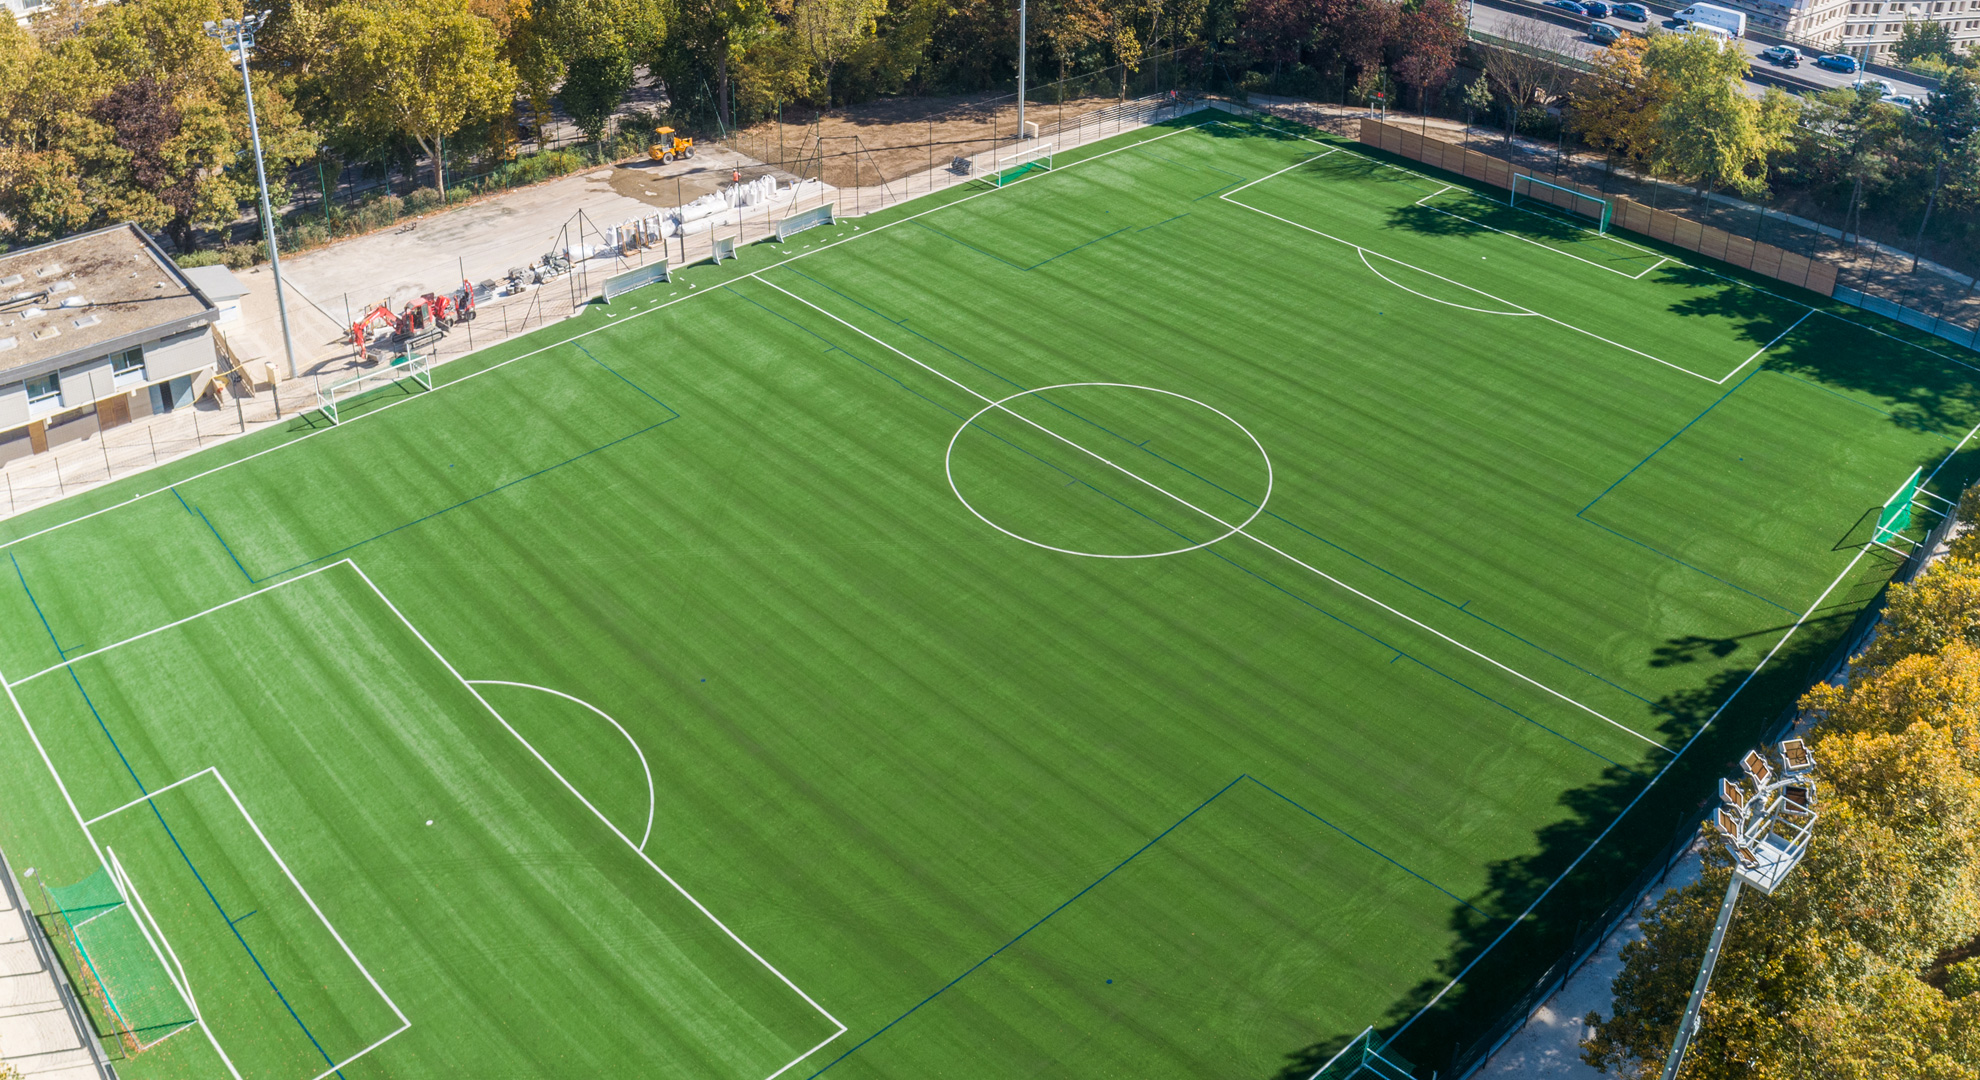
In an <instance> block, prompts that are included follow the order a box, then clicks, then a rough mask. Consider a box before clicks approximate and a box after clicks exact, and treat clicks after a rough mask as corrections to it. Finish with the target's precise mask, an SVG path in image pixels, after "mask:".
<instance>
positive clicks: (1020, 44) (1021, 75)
mask: <svg viewBox="0 0 1980 1080" xmlns="http://www.w3.org/2000/svg"><path fill="white" fill-rule="evenodd" d="M1024 7H1025V0H1018V128H1017V141H1018V142H1020V143H1021V142H1023V141H1024V38H1025V33H1024V14H1025V11H1024ZM1053 138H1058V136H1056V135H1055V136H1053ZM991 164H993V165H994V164H996V162H995V161H994V160H993V161H992V162H991Z"/></svg>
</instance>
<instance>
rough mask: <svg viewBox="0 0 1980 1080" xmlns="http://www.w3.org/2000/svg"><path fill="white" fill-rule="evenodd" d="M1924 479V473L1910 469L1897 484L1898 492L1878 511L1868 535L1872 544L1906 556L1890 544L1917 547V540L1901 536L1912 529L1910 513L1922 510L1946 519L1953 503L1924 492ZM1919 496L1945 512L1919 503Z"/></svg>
mask: <svg viewBox="0 0 1980 1080" xmlns="http://www.w3.org/2000/svg"><path fill="white" fill-rule="evenodd" d="M1924 476H1925V470H1924V469H1922V468H1920V469H1913V470H1911V475H1910V476H1907V477H1905V480H1904V483H1902V484H1899V485H1898V489H1897V490H1896V491H1894V492H1892V493H1891V497H1890V498H1889V499H1886V500H1885V501H1884V508H1883V509H1882V510H1879V511H1878V512H1877V527H1876V528H1875V529H1873V530H1872V531H1871V533H1870V542H1871V543H1873V544H1876V545H1878V546H1880V547H1886V548H1891V550H1892V551H1896V552H1898V553H1899V554H1905V552H1904V551H1903V550H1901V549H1899V548H1892V547H1891V544H1892V543H1893V542H1897V543H1903V544H1910V545H1911V546H1912V547H1913V548H1916V547H1918V541H1916V540H1913V539H1912V538H1911V537H1909V536H1906V535H1904V531H1905V530H1906V529H1909V528H1911V514H1912V511H1914V510H1924V511H1925V512H1927V513H1931V514H1937V515H1939V516H1940V517H1945V516H1946V515H1947V514H1948V513H1950V512H1951V508H1952V507H1953V506H1955V505H1956V504H1955V503H1953V501H1952V500H1950V499H1946V498H1941V497H1940V496H1938V495H1934V494H1933V493H1931V492H1929V491H1926V490H1925V488H1924V486H1923V485H1924ZM1921 497H1923V498H1927V499H1932V500H1935V501H1937V502H1939V503H1943V504H1944V505H1945V506H1946V507H1947V509H1945V510H1941V509H1939V508H1938V507H1937V506H1933V505H1932V504H1931V503H1920V502H1919V501H1918V500H1919V499H1920V498H1921Z"/></svg>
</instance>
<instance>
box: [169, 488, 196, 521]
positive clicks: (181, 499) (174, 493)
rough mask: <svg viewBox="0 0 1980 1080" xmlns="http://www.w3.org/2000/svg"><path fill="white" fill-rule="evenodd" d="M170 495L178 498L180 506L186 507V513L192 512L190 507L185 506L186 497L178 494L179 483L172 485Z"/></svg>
mask: <svg viewBox="0 0 1980 1080" xmlns="http://www.w3.org/2000/svg"><path fill="white" fill-rule="evenodd" d="M172 497H173V498H175V499H177V500H179V505H180V506H185V507H186V513H188V514H190V513H192V512H193V509H192V507H190V506H186V497H185V496H184V495H181V494H179V485H177V484H173V485H172Z"/></svg>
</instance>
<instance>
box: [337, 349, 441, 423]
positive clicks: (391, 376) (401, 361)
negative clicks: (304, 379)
mask: <svg viewBox="0 0 1980 1080" xmlns="http://www.w3.org/2000/svg"><path fill="white" fill-rule="evenodd" d="M407 379H411V380H412V381H413V382H415V383H418V384H419V385H420V386H423V387H425V388H426V389H428V390H431V389H433V368H432V365H431V364H429V363H428V362H427V359H426V357H424V356H421V355H420V354H418V353H401V354H400V355H398V356H395V357H393V358H392V363H391V365H390V366H389V367H384V368H380V369H379V370H377V371H366V372H362V373H360V374H357V375H352V376H349V377H348V378H343V379H338V380H337V381H336V382H333V383H331V384H330V385H328V386H324V385H322V384H321V383H319V384H317V388H316V407H317V408H318V409H320V410H322V412H323V415H324V418H325V419H327V420H329V421H330V422H331V423H333V424H335V423H337V422H338V421H339V419H340V418H341V412H342V410H344V409H347V408H349V407H350V406H351V403H352V402H355V401H357V400H358V399H359V398H362V397H364V396H365V395H366V394H369V393H371V392H373V391H375V390H379V389H382V388H384V387H386V386H391V385H396V384H398V383H400V382H403V381H405V380H407Z"/></svg>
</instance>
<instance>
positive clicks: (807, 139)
mask: <svg viewBox="0 0 1980 1080" xmlns="http://www.w3.org/2000/svg"><path fill="white" fill-rule="evenodd" d="M1117 102H1118V99H1117V98H1113V97H1078V98H1067V99H1066V100H1065V101H1064V102H1050V103H1045V102H1038V101H1033V102H1029V103H1027V104H1026V106H1025V116H1024V118H1025V120H1026V121H1027V122H1028V123H1034V124H1037V125H1038V126H1039V129H1040V132H1041V138H1044V139H1046V140H1048V141H1049V140H1050V138H1051V128H1052V125H1053V124H1055V123H1057V122H1058V121H1059V120H1060V119H1061V118H1064V119H1067V120H1070V119H1072V118H1073V117H1075V116H1078V115H1079V114H1081V113H1085V112H1091V111H1092V110H1094V109H1102V108H1106V107H1107V106H1109V105H1113V104H1116V103H1117ZM1016 136H1017V102H1016V101H1015V100H1013V99H1012V97H1011V95H1009V94H997V95H990V94H978V95H970V96H955V97H934V98H888V99H885V100H881V101H875V102H871V103H868V104H865V105H857V106H853V107H852V108H848V109H834V110H832V111H830V112H825V113H818V114H814V115H798V114H795V113H792V112H786V113H785V114H784V118H783V121H782V122H781V123H779V122H778V121H777V120H775V119H771V120H768V121H766V122H764V123H760V124H756V125H754V126H752V127H749V128H747V129H744V130H741V131H737V132H735V133H734V134H733V135H732V136H731V138H730V141H729V146H730V147H731V148H732V149H734V150H735V151H736V152H737V153H739V154H742V155H743V156H745V157H750V158H755V159H756V160H757V161H760V162H763V163H765V167H764V168H759V169H757V170H755V171H754V172H752V171H751V170H747V169H746V170H744V172H743V178H744V179H749V178H750V177H751V176H753V175H757V174H760V173H762V172H765V171H776V172H778V173H780V174H789V175H791V176H819V177H820V178H821V179H823V180H824V181H825V182H826V183H828V184H831V185H833V186H834V187H859V186H862V185H870V184H875V183H880V182H882V181H891V180H896V179H899V178H900V177H902V176H907V175H910V174H914V173H921V172H926V171H928V170H929V169H931V168H935V167H938V166H940V165H943V164H945V163H947V162H948V161H949V160H950V159H952V158H955V157H959V156H968V155H971V154H979V153H982V152H983V151H985V150H989V149H990V148H991V147H993V146H998V145H1010V144H1012V143H1014V142H1015V141H1016ZM821 173H822V175H821ZM876 173H877V175H876Z"/></svg>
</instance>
